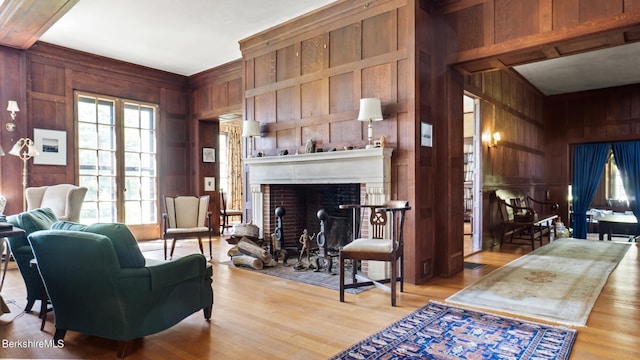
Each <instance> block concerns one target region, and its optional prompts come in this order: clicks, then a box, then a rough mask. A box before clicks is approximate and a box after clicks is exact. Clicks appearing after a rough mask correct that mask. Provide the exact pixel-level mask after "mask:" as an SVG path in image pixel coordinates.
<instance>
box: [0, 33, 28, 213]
mask: <svg viewBox="0 0 640 360" xmlns="http://www.w3.org/2000/svg"><path fill="white" fill-rule="evenodd" d="M25 59H26V57H25V54H24V52H23V51H19V50H15V49H10V48H6V47H1V46H0V88H1V89H2V91H0V120H1V121H0V146H2V150H4V152H5V156H0V169H2V170H1V171H0V194H2V195H3V196H4V197H5V198H6V199H7V207H6V208H5V210H4V213H5V214H15V213H16V212H19V211H22V160H20V159H18V158H17V157H15V156H11V155H9V150H11V147H12V146H13V144H15V142H16V141H17V140H18V139H20V138H23V137H27V136H29V137H31V136H32V135H31V134H32V132H30V131H28V128H27V123H28V118H29V113H30V111H29V108H27V101H26V80H27V77H26V72H27V68H26V61H25ZM9 100H15V101H17V102H18V107H19V108H20V112H18V113H17V114H16V120H15V124H16V131H15V132H9V131H7V130H6V128H5V125H6V123H7V122H9V121H10V120H11V116H10V114H9V112H8V111H5V109H6V106H5V105H6V104H7V102H8V101H9ZM30 163H31V162H30ZM29 165H31V164H29ZM29 172H31V170H30V168H29Z"/></svg>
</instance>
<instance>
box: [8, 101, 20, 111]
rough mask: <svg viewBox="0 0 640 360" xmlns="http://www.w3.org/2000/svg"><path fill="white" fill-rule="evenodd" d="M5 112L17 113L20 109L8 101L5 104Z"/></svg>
mask: <svg viewBox="0 0 640 360" xmlns="http://www.w3.org/2000/svg"><path fill="white" fill-rule="evenodd" d="M7 111H11V112H18V111H20V108H19V107H18V103H17V102H16V101H15V100H9V103H8V104H7Z"/></svg>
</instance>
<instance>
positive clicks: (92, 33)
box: [40, 0, 335, 76]
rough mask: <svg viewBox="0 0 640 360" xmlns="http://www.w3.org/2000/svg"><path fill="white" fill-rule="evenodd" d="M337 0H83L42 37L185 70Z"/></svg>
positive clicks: (229, 54) (207, 64)
mask: <svg viewBox="0 0 640 360" xmlns="http://www.w3.org/2000/svg"><path fill="white" fill-rule="evenodd" d="M334 1H335V0H134V1H132V0H108V1H107V0H80V1H78V3H77V4H76V5H75V6H74V7H73V8H71V10H69V11H68V12H67V13H66V14H65V15H64V16H63V17H62V18H61V19H60V20H58V21H57V22H56V23H55V24H54V25H53V26H51V28H49V30H47V32H46V33H45V34H44V35H43V36H41V37H40V40H41V41H44V42H47V43H50V44H55V45H59V46H64V47H67V48H70V49H75V50H80V51H85V52H89V53H92V54H97V55H101V56H105V57H109V58H113V59H118V60H122V61H126V62H130V63H134V64H139V65H144V66H147V67H150V68H154V69H159V70H164V71H168V72H172V73H176V74H180V75H186V76H189V75H193V74H196V73H199V72H201V71H204V70H208V69H211V68H213V67H216V66H218V65H222V64H224V63H227V62H229V61H233V60H236V59H239V58H241V57H242V55H241V53H240V48H239V45H238V41H239V40H241V39H244V38H246V37H249V36H251V35H254V34H256V33H259V32H261V31H263V30H266V29H268V28H270V27H273V26H275V25H278V24H280V23H283V22H285V21H287V20H290V19H292V18H295V17H298V16H300V15H302V14H305V13H307V12H310V11H312V10H315V9H318V8H320V7H323V6H325V5H327V4H329V3H332V2H334Z"/></svg>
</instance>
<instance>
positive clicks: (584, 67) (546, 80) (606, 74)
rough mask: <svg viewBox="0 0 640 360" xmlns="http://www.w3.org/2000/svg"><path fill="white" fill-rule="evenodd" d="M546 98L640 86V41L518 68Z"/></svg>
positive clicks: (516, 68)
mask: <svg viewBox="0 0 640 360" xmlns="http://www.w3.org/2000/svg"><path fill="white" fill-rule="evenodd" d="M514 69H515V70H516V71H518V72H519V73H520V74H521V75H522V76H524V77H525V78H527V79H528V80H529V82H531V83H532V84H533V85H534V86H536V87H537V88H538V89H539V90H540V91H542V92H543V93H544V94H545V95H557V94H564V93H570V92H576V91H583V90H593V89H601V88H608V87H613V86H621V85H628V84H637V83H640V42H637V43H632V44H627V45H621V46H616V47H612V48H607V49H602V50H597V51H591V52H587V53H583V54H579V55H571V56H565V57H560V58H555V59H551V60H545V61H540V62H537V63H532V64H527V65H521V66H516V67H515V68H514Z"/></svg>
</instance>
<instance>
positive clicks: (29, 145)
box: [9, 138, 40, 159]
mask: <svg viewBox="0 0 640 360" xmlns="http://www.w3.org/2000/svg"><path fill="white" fill-rule="evenodd" d="M24 147H26V150H25V154H24V155H23V154H21V153H20V152H21V151H22V149H23V148H24ZM9 154H11V155H13V156H18V157H20V158H26V159H31V158H32V157H34V156H37V155H40V154H39V153H38V150H37V149H36V145H35V144H34V143H33V140H31V139H29V138H21V139H20V140H18V141H17V142H16V143H15V144H14V145H13V147H12V148H11V151H9Z"/></svg>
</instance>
